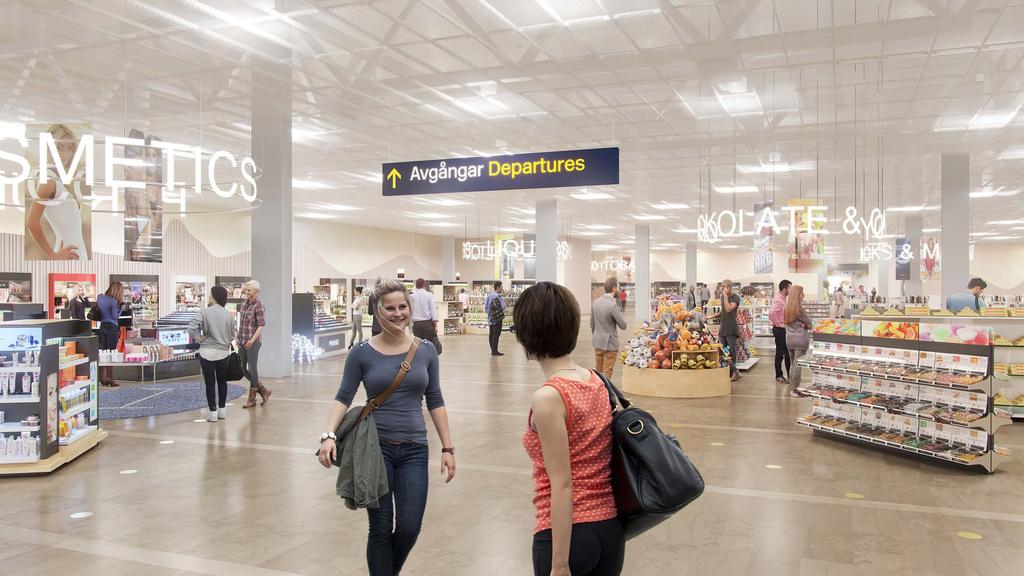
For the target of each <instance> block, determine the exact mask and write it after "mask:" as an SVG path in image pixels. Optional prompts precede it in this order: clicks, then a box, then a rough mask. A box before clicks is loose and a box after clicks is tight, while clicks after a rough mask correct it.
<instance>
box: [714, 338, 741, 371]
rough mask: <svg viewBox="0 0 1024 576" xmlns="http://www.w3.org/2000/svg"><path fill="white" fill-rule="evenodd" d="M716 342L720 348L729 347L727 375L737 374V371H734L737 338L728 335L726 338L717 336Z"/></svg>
mask: <svg viewBox="0 0 1024 576" xmlns="http://www.w3.org/2000/svg"><path fill="white" fill-rule="evenodd" d="M718 341H719V342H720V343H721V344H722V346H728V347H729V375H730V376H732V375H733V374H739V370H737V369H736V346H737V344H738V343H739V342H738V341H739V338H737V337H736V336H733V335H732V334H730V335H728V336H719V337H718Z"/></svg>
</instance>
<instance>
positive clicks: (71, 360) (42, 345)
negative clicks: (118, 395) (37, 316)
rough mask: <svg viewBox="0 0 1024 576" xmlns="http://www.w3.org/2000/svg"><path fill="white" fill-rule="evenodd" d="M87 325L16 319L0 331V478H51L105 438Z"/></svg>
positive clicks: (93, 344)
mask: <svg viewBox="0 0 1024 576" xmlns="http://www.w3.org/2000/svg"><path fill="white" fill-rule="evenodd" d="M89 324H90V323H89V322H88V321H86V320H16V321H12V322H8V323H5V324H4V325H3V326H2V327H0V385H3V387H4V391H3V394H0V414H2V417H0V475H16V474H41V473H48V472H52V471H53V470H55V469H57V468H58V467H60V466H61V465H63V464H65V463H67V462H70V461H71V460H73V459H75V458H76V457H78V456H80V455H81V454H83V453H85V452H86V451H87V450H89V449H91V448H92V447H94V446H95V445H96V444H97V443H99V442H100V441H102V440H103V439H104V438H106V432H104V431H103V430H100V429H99V405H98V402H97V389H96V385H97V382H96V374H97V347H98V340H97V338H96V337H95V336H92V333H91V329H90V326H89Z"/></svg>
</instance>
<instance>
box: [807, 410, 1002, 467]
mask: <svg viewBox="0 0 1024 576" xmlns="http://www.w3.org/2000/svg"><path fill="white" fill-rule="evenodd" d="M854 408H856V407H854ZM849 414H850V415H849V417H846V418H841V417H837V416H834V415H830V414H828V413H826V412H824V411H821V412H811V413H810V414H805V415H803V416H801V417H800V418H799V419H797V424H799V425H801V426H806V427H807V428H810V429H811V430H814V431H818V432H825V433H827V434H831V435H835V436H841V437H843V438H848V439H851V440H856V441H858V442H861V443H865V444H868V445H871V446H873V447H884V448H889V449H893V450H898V451H901V452H905V453H909V454H917V455H919V456H925V457H928V458H932V459H936V460H941V461H944V462H949V463H953V464H960V465H962V466H965V467H967V466H977V467H981V468H983V469H984V470H986V471H987V472H989V473H993V472H995V470H996V468H998V467H999V466H1000V465H1001V464H1003V463H1005V462H1007V461H1009V460H1010V458H1011V457H1012V452H1011V451H1010V450H1009V449H1007V448H1003V447H1001V446H997V445H992V446H982V445H980V444H978V443H974V442H972V441H971V434H972V433H975V435H978V436H987V437H988V441H989V443H991V436H990V435H986V434H985V433H984V432H981V431H979V430H966V429H962V428H958V427H948V426H943V425H942V424H939V423H934V422H919V421H916V420H914V422H912V423H911V424H910V425H909V426H910V428H905V427H903V425H902V422H901V424H900V426H899V427H897V426H895V425H894V426H893V427H886V426H878V425H873V424H871V423H864V422H862V421H861V420H860V419H858V418H856V417H855V415H854V414H853V413H852V412H851V413H849ZM871 418H874V416H871ZM901 421H902V419H901ZM915 423H916V425H917V428H916V429H914V425H915ZM922 426H923V427H924V429H922ZM950 430H960V431H963V432H966V435H963V434H953V433H951V432H950Z"/></svg>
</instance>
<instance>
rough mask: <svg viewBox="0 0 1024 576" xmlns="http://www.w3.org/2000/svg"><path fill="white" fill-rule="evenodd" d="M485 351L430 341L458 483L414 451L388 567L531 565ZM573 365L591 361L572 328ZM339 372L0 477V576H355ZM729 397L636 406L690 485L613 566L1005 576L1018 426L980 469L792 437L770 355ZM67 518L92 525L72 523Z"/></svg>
mask: <svg viewBox="0 0 1024 576" xmlns="http://www.w3.org/2000/svg"><path fill="white" fill-rule="evenodd" d="M502 349H503V350H504V351H505V352H506V353H507V354H508V355H507V356H504V357H501V358H496V359H495V358H492V357H491V356H489V355H488V354H487V353H486V351H487V339H486V337H483V336H458V337H449V338H447V339H446V341H445V352H444V355H443V356H442V382H443V388H444V393H445V398H446V401H447V405H448V407H449V410H450V413H451V422H452V429H453V434H454V437H455V441H456V446H457V447H458V476H457V478H456V479H455V481H454V482H452V483H451V484H449V485H444V484H443V483H442V482H441V481H440V470H439V465H438V464H437V462H436V455H432V458H433V459H434V461H432V463H431V486H430V491H431V492H430V500H429V503H428V506H427V513H426V520H425V524H424V529H423V532H422V534H421V536H420V540H419V543H418V544H417V546H416V549H415V550H414V551H413V553H412V556H411V558H410V560H409V563H408V564H407V567H406V570H405V572H404V573H405V574H408V575H435V574H436V575H445V576H449V575H486V576H505V575H516V576H518V575H525V574H531V573H532V571H531V568H530V541H531V534H530V532H531V528H532V525H533V521H532V515H533V509H532V505H531V495H532V482H531V479H530V472H529V462H528V460H527V458H526V455H525V454H524V452H523V449H522V446H521V444H520V442H521V436H522V430H523V427H524V425H525V422H526V411H527V407H528V403H529V399H530V395H531V393H532V391H533V390H534V388H535V387H536V386H537V385H538V383H539V382H540V380H541V377H542V376H541V374H540V370H539V369H538V368H537V366H536V365H534V364H530V363H528V362H526V360H525V359H524V358H523V357H522V354H521V353H520V352H519V350H518V347H517V346H516V344H515V342H514V338H513V337H512V336H510V335H505V336H503V337H502ZM577 361H578V362H580V363H583V364H586V365H590V364H591V363H592V361H593V357H592V355H591V351H590V349H589V338H588V336H586V335H584V336H582V337H581V341H580V348H579V353H578V357H577ZM341 368H342V360H339V359H331V360H325V361H321V362H318V363H316V364H314V365H312V366H304V367H302V368H300V369H299V370H298V373H297V374H296V375H295V376H294V377H292V378H289V379H286V380H280V381H268V382H267V383H268V384H269V385H270V386H272V387H273V388H274V391H275V394H274V397H273V399H272V400H271V402H270V404H269V405H268V406H267V407H266V408H257V409H255V410H242V409H241V401H240V400H239V401H237V402H236V405H235V406H234V407H232V408H229V412H228V419H227V420H226V421H225V422H221V423H218V424H208V423H205V422H203V423H196V422H193V419H195V418H197V417H199V415H198V414H197V413H182V414H171V415H166V416H158V417H154V418H148V419H136V420H117V421H109V422H106V423H104V427H105V428H106V429H107V430H109V431H110V438H109V439H108V440H107V441H106V442H104V443H103V444H102V445H101V446H100V447H98V448H97V449H95V450H93V451H92V452H90V453H89V454H87V455H86V456H84V457H82V458H81V459H79V460H78V461H76V462H74V463H72V464H71V465H70V466H68V467H67V468H65V469H63V470H60V471H59V472H58V473H56V474H53V475H51V476H48V477H38V478H20V479H3V480H0V571H2V572H3V573H4V574H32V575H34V576H58V575H59V576H66V575H69V574H75V575H92V574H103V575H107V576H113V575H121V574H125V575H128V574H131V575H135V574H145V575H146V576H165V575H171V574H211V575H246V576H249V575H253V576H260V575H267V576H270V575H290V574H305V575H359V574H366V569H365V568H364V567H363V563H364V562H363V556H364V547H365V542H366V519H365V514H364V513H362V512H353V511H349V510H347V509H346V508H345V507H344V506H343V505H342V504H341V502H340V501H339V500H338V499H337V497H336V496H335V495H334V479H335V476H334V474H333V473H332V472H328V471H326V470H324V469H323V468H321V467H320V466H319V464H318V463H317V462H316V459H315V458H314V456H313V451H314V450H315V449H316V446H317V442H316V436H317V435H318V434H319V433H320V431H321V429H322V428H323V427H324V420H325V418H326V413H327V410H328V408H329V405H330V402H331V399H332V398H333V396H334V393H335V391H336V388H337V385H338V383H339V379H340V376H339V375H340V373H341ZM616 380H618V375H616ZM734 392H735V393H734V394H733V395H732V396H731V397H727V398H718V399H707V400H693V401H683V400H659V399H653V398H639V397H637V398H635V400H637V401H638V403H639V404H640V405H642V406H643V407H645V408H648V409H650V410H651V411H653V412H654V414H655V415H656V416H657V417H658V419H659V421H660V422H661V423H662V424H663V425H664V426H666V427H671V429H672V430H673V431H674V432H675V433H676V434H677V435H678V436H679V437H680V439H681V441H682V444H683V447H684V449H685V450H686V452H687V453H688V454H689V455H690V456H691V457H692V458H693V459H694V461H695V462H696V464H697V466H698V467H699V468H700V469H701V471H702V472H703V474H704V477H705V480H706V481H707V484H708V488H707V492H706V493H705V495H704V496H703V497H702V498H700V499H699V500H698V501H697V502H695V503H694V504H692V505H691V506H689V507H688V508H687V509H686V510H684V511H683V512H681V513H679V514H678V515H676V516H675V517H674V518H672V519H671V520H670V521H668V522H666V523H665V524H663V525H661V526H660V527H658V528H657V529H655V530H654V531H652V532H649V533H648V534H646V535H644V536H642V537H641V538H639V539H637V540H636V541H633V542H630V543H629V544H628V546H627V559H626V568H625V571H624V573H625V574H630V575H641V574H642V575H661V574H665V575H669V574H670V575H673V576H697V575H712V574H713V575H716V576H732V575H789V574H793V575H801V576H812V575H813V576H818V575H828V576H853V575H907V576H909V575H922V574H936V575H943V576H965V575H997V574H1022V573H1024V426H1020V427H1019V429H1018V430H1014V429H1012V428H1010V429H1004V431H1003V432H1001V433H1000V443H1001V444H1003V445H1006V446H1008V447H1010V448H1014V449H1016V453H1017V454H1018V455H1019V456H1018V459H1017V461H1015V462H1011V463H1010V464H1009V465H1007V466H1005V467H1003V468H1002V469H1000V471H999V472H998V473H997V474H995V475H991V476H989V475H984V474H974V473H965V472H963V471H961V470H958V469H952V468H947V467H943V466H937V465H934V464H930V463H927V462H922V461H919V460H915V459H912V458H905V457H900V456H895V455H890V454H885V453H881V452H878V451H875V450H870V449H866V448H862V447H859V446H854V445H849V444H845V443H841V442H836V441H833V440H829V439H827V438H821V437H816V436H814V435H812V434H811V433H810V432H809V431H807V430H805V429H802V428H798V427H797V426H795V425H794V424H793V421H794V419H795V418H796V417H797V416H798V415H799V414H800V413H801V412H802V411H803V410H804V409H805V408H806V407H807V406H806V405H807V402H808V401H807V400H792V399H789V398H788V397H785V394H784V390H782V389H781V388H780V387H778V386H777V385H776V384H775V383H774V381H773V374H772V370H771V367H770V365H769V363H768V362H764V361H762V362H761V363H760V364H759V365H758V366H756V367H755V368H754V369H753V370H752V371H751V372H750V373H749V374H748V375H747V376H746V377H745V378H743V379H742V380H740V381H739V382H737V383H736V384H735V385H734ZM432 442H434V444H433V446H432V452H436V451H437V450H436V448H438V446H437V444H436V440H435V439H433V437H432ZM768 466H772V467H771V468H768ZM129 470H134V471H136V472H135V473H123V472H124V471H129ZM848 493H858V494H862V495H863V496H864V498H863V499H857V500H854V499H850V498H847V497H846V495H847V494H848ZM81 512H89V513H91V514H92V515H91V516H88V517H86V518H80V519H72V518H70V516H71V515H72V514H75V513H81ZM960 532H974V533H977V534H980V535H981V539H975V540H968V539H964V538H962V537H959V536H958V533H960Z"/></svg>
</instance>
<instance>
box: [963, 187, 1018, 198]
mask: <svg viewBox="0 0 1024 576" xmlns="http://www.w3.org/2000/svg"><path fill="white" fill-rule="evenodd" d="M1017 194H1020V190H1019V189H1010V190H1007V189H1006V186H1000V187H998V188H992V187H991V186H984V187H982V189H981V190H978V191H976V192H971V193H970V197H971V198H993V197H995V196H1003V197H1006V196H1016V195H1017Z"/></svg>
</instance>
